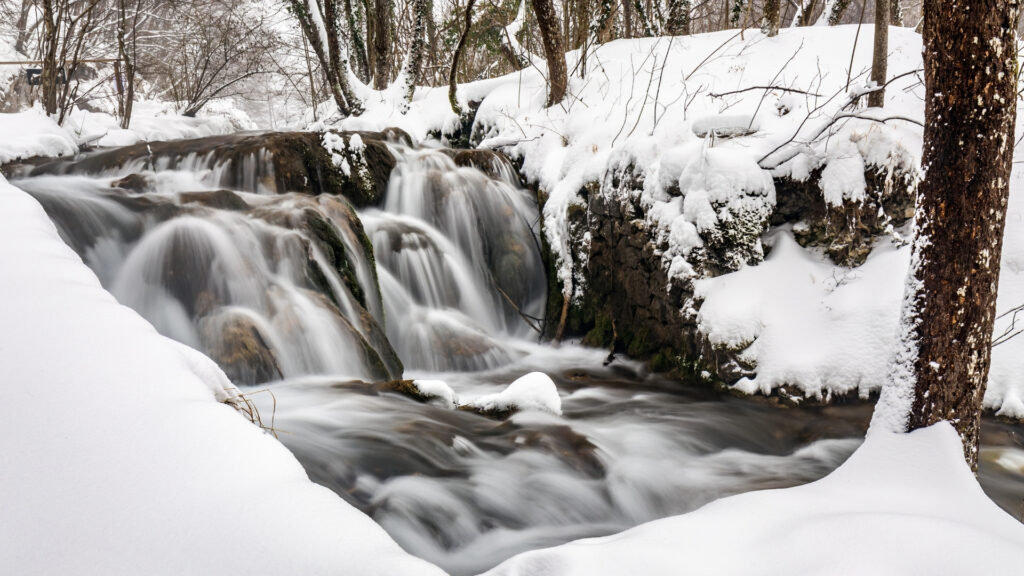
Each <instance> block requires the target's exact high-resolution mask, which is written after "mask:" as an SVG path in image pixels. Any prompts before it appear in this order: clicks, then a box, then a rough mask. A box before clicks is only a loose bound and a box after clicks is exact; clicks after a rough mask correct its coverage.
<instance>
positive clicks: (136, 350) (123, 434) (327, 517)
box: [0, 177, 442, 576]
mask: <svg viewBox="0 0 1024 576" xmlns="http://www.w3.org/2000/svg"><path fill="white" fill-rule="evenodd" d="M0 215H2V216H0V218H2V221H3V222H2V225H0V269H2V270H3V280H2V281H0V302H3V305H2V306H0V327H2V329H0V366H3V377H2V378H0V454H2V460H3V464H2V465H0V573H3V574H19V575H30V574H40V575H52V574H67V575H72V574H104V575H114V574H125V575H129V574H131V575H137V574H150V575H156V574H168V575H171V574H175V575H177V574H218V575H226V574H267V575H270V574H332V575H337V574H353V575H356V574H380V575H382V576H383V575H391V574H410V575H416V574H423V575H428V574H441V573H442V572H441V571H440V570H439V569H437V568H434V567H433V566H431V565H429V564H427V563H426V562H423V561H421V560H418V559H416V558H413V557H411V556H409V555H408V554H406V553H405V552H403V551H402V550H401V549H400V548H399V547H398V545H397V544H395V543H394V542H393V541H392V540H391V539H390V538H389V537H388V536H387V534H386V533H385V532H384V530H383V529H382V528H380V527H379V526H378V525H376V524H375V523H374V522H373V521H372V520H371V519H370V518H369V517H367V516H365V515H364V514H363V513H361V512H359V511H357V510H355V509H354V508H352V507H351V506H349V505H348V504H346V503H344V502H343V501H342V500H341V499H340V498H338V497H337V496H336V495H335V494H333V493H332V492H330V491H329V490H327V489H326V488H323V487H320V486H317V485H315V484H313V483H311V482H310V481H309V480H308V478H307V477H306V474H305V472H304V471H303V469H302V467H301V466H300V465H299V463H298V462H297V461H296V460H295V458H294V457H293V456H292V455H291V453H289V452H288V451H287V450H286V449H285V448H284V447H283V446H282V445H281V444H280V443H278V442H277V440H275V439H274V438H273V437H272V436H270V435H269V434H267V433H264V432H263V431H261V430H260V429H259V428H258V427H256V426H255V425H253V424H251V423H250V422H249V421H248V420H247V419H246V418H244V417H243V416H242V415H241V414H240V413H238V412H237V411H236V410H235V409H234V408H232V407H230V406H228V405H226V404H224V403H222V402H221V401H222V400H224V399H226V398H229V397H232V396H233V395H234V394H237V391H236V390H235V389H234V388H233V386H232V385H231V384H230V383H229V382H228V380H227V377H226V376H224V374H223V372H221V371H220V369H219V368H217V366H216V365H215V364H214V363H213V362H212V361H211V360H209V359H208V358H206V357H205V356H203V355H201V354H200V353H198V352H196V351H194V350H192V349H191V348H187V347H185V346H184V345H181V344H178V343H176V342H174V341H173V340H170V339H168V338H165V337H163V336H161V335H159V334H158V333H157V332H156V330H154V329H153V327H152V326H150V325H149V324H148V323H147V322H146V321H145V320H143V319H142V318H141V317H140V316H139V315H138V314H136V313H135V312H134V311H132V310H131V309H129V308H127V307H125V306H122V305H120V304H118V303H117V302H116V301H115V300H114V298H113V296H111V295H110V294H109V293H107V292H106V291H105V290H104V289H103V288H102V287H101V286H100V283H99V281H98V280H97V279H96V276H95V275H94V274H93V273H92V271H91V270H89V269H88V268H87V267H86V266H85V265H84V264H83V263H82V261H81V259H80V258H79V257H78V255H76V254H75V253H74V252H73V251H72V250H71V249H70V248H69V247H68V246H66V245H65V244H64V242H63V241H62V240H61V239H60V237H59V236H58V234H57V230H56V228H55V227H54V225H53V224H52V223H51V222H50V219H49V218H48V217H47V215H46V213H45V212H43V209H42V207H41V206H40V205H39V204H38V203H37V202H36V201H35V200H34V199H33V198H31V197H30V196H28V195H27V194H25V193H24V192H22V191H20V190H18V189H16V188H14V187H12V186H11V185H9V184H8V183H7V182H6V181H5V180H4V179H3V178H2V177H0Z"/></svg>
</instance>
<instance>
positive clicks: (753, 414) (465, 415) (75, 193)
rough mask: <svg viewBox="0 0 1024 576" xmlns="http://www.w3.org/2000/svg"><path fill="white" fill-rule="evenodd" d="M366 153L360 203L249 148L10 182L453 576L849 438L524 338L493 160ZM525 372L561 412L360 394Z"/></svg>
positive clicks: (472, 386) (797, 473)
mask: <svg viewBox="0 0 1024 576" xmlns="http://www.w3.org/2000/svg"><path fill="white" fill-rule="evenodd" d="M388 146H389V148H390V150H391V151H392V153H393V154H394V156H395V158H396V159H397V164H396V167H395V169H394V170H393V172H392V175H391V177H390V181H389V182H388V186H387V192H386V195H385V197H384V198H383V200H382V202H380V203H379V204H378V205H377V206H376V207H372V208H370V207H367V208H363V209H361V210H356V209H354V208H353V207H352V206H351V205H350V204H349V203H348V202H346V201H345V200H344V199H341V198H339V197H335V196H330V195H320V196H311V195H304V194H297V193H277V192H279V191H276V190H273V189H272V188H273V186H272V184H271V182H272V180H273V170H272V167H270V163H269V160H268V158H267V154H269V152H267V153H260V154H253V155H250V156H248V157H246V158H245V159H244V161H241V160H235V161H224V160H222V159H217V158H215V157H214V155H212V154H208V153H203V152H202V151H197V152H192V153H183V154H177V155H164V156H161V155H159V154H157V155H154V154H152V153H150V154H149V155H148V156H146V157H144V158H139V157H134V158H131V159H127V160H124V161H123V162H122V161H116V162H115V161H107V162H92V163H90V162H75V161H68V162H59V163H54V164H51V165H49V166H44V167H42V168H40V169H36V170H34V171H33V172H31V173H25V174H21V175H20V177H16V178H15V179H14V180H13V181H12V182H13V183H14V184H15V185H16V186H19V187H21V188H22V189H24V190H26V191H27V192H29V193H30V194H32V195H33V196H34V197H35V198H37V199H38V200H39V201H40V202H41V203H42V204H43V206H44V208H45V209H46V210H47V213H48V214H49V215H50V217H51V218H52V219H53V220H54V222H55V223H56V224H57V227H58V229H59V230H60V232H61V235H62V236H63V237H64V239H65V240H66V241H67V242H68V243H69V244H70V245H71V246H72V247H73V248H74V249H75V250H76V251H77V252H78V253H79V254H80V255H81V256H82V258H83V260H84V261H85V262H86V264H88V265H89V266H90V267H91V268H92V269H93V270H94V271H95V273H96V275H97V276H98V277H99V279H100V281H101V282H102V283H103V285H104V286H105V287H106V288H107V289H108V290H110V291H111V292H112V293H113V294H114V295H115V296H116V297H117V298H118V300H119V301H121V302H122V303H124V304H126V305H128V306H131V307H132V308H134V309H135V310H137V311H138V312H139V313H140V314H141V315H142V316H144V317H145V318H146V319H147V320H149V321H150V322H151V323H152V324H153V325H154V326H155V327H156V328H157V329H158V330H160V332H162V333H163V334H165V335H167V336H169V337H171V338H174V339H176V340H179V341H181V342H184V343H186V344H188V345H190V346H193V347H195V348H197V349H199V350H202V351H203V352H205V353H206V354H208V355H210V356H211V357H212V358H214V359H215V360H216V361H217V362H218V363H219V364H220V365H221V366H222V367H223V368H224V369H225V372H226V373H227V374H228V375H229V376H230V377H231V378H232V380H233V381H235V382H236V383H239V384H240V385H242V386H243V390H246V391H247V393H248V394H249V396H250V398H251V399H252V400H253V401H254V402H255V403H256V404H257V405H258V406H259V408H260V413H261V415H262V419H263V422H264V425H267V426H270V427H272V428H273V430H274V431H275V432H276V434H277V436H278V438H279V439H280V440H281V441H282V442H283V443H284V444H285V445H287V446H288V447H289V448H290V449H291V450H292V452H293V453H294V454H295V456H296V457H297V458H298V459H299V461H300V462H302V464H303V465H304V466H305V468H306V470H307V471H308V473H309V475H310V477H311V478H312V479H313V480H315V481H316V482H318V483H320V484H323V485H324V486H327V487H328V488H330V489H331V490H334V491H335V492H337V493H338V494H339V495H340V496H342V497H343V498H344V499H345V500H347V501H348V502H350V503H352V504H353V505H355V506H356V507H358V508H360V509H361V510H363V511H365V512H366V513H367V514H369V515H370V516H372V517H373V518H374V519H375V520H376V521H377V522H378V523H380V524H381V525H382V526H383V527H384V528H385V529H386V530H387V531H388V532H389V533H390V534H391V535H392V536H393V537H394V538H395V540H396V541H398V542H399V543H400V544H401V545H402V546H403V547H405V548H406V549H407V550H409V551H410V552H412V553H413V554H416V555H418V556H421V557H423V558H425V559H427V560H430V561H432V562H435V563H437V564H438V565H440V566H441V567H442V568H444V569H445V570H447V571H449V572H450V573H452V574H455V575H462V574H475V573H478V572H481V571H483V570H485V569H487V568H489V567H492V566H494V565H496V564H497V563H499V562H500V561H502V560H504V559H506V558H508V557H510V556H512V555H514V554H516V553H518V552H522V551H524V550H529V549H533V548H539V547H546V546H552V545H556V544H559V543H563V542H567V541H569V540H573V539H577V538H582V537H588V536H598V535H605V534H611V533H614V532H618V531H621V530H624V529H626V528H629V527H631V526H634V525H636V524H639V523H641V522H645V521H648V520H652V519H655V518H659V517H663V516H667V515H672V514H679V513H683V512H687V511H690V510H694V509H696V508H697V507H699V506H701V505H703V504H705V503H707V502H710V501H712V500H714V499H716V498H721V497H723V496H727V495H731V494H737V493H740V492H745V491H750V490H757V489H766V488H779V487H787V486H793V485H797V484H801V483H805V482H809V481H813V480H816V479H818V478H821V477H822V476H824V475H825V474H827V473H828V472H830V471H831V470H833V469H834V468H835V467H836V466H838V465H839V464H841V463H842V462H843V461H844V460H845V459H846V458H847V457H848V456H849V455H850V454H851V453H852V452H853V451H854V450H855V449H856V447H857V446H858V445H859V443H860V441H861V440H860V439H861V438H862V436H863V434H864V431H865V429H866V425H867V421H868V419H869V418H870V412H871V407H870V406H863V405H860V406H836V407H828V408H803V409H781V408H778V407H774V406H768V405H765V404H761V403H758V402H755V401H751V400H745V399H737V398H732V397H729V396H724V395H720V394H717V393H715V392H713V391H711V390H708V389H706V388H700V387H693V386H687V385H683V384H680V383H678V382H673V381H668V380H666V379H663V378H661V377H659V376H657V375H652V374H648V373H646V371H645V370H644V369H643V367H642V366H641V365H640V364H639V363H635V362H632V361H630V360H628V359H625V358H621V357H620V358H616V359H614V360H612V359H609V358H608V355H607V352H606V351H600V350H593V349H587V348H583V347H579V346H575V345H571V344H565V345H562V346H559V347H553V346H550V345H547V344H542V343H539V338H538V336H537V333H536V332H535V328H536V326H537V324H538V323H540V322H541V321H542V317H543V314H544V309H545V296H546V292H547V280H546V278H545V266H544V263H543V259H542V255H541V251H540V242H539V239H538V236H537V235H538V229H537V222H538V215H537V206H536V202H535V200H534V198H533V197H532V195H531V194H530V193H529V192H527V191H526V190H523V189H522V188H520V187H519V185H518V179H517V177H516V175H515V173H514V171H513V170H512V168H511V166H509V165H508V164H507V163H505V162H502V161H499V160H498V159H497V157H495V158H494V159H492V160H491V161H489V164H487V165H478V166H475V167H474V166H471V165H458V164H456V162H455V161H453V156H452V154H451V153H450V152H448V151H443V150H440V149H435V148H429V147H427V148H419V149H416V148H412V147H410V146H408V145H406V144H402V143H400V142H397V141H395V142H390V143H389V144H388ZM113 153H114V154H116V151H114V152H113ZM101 154H107V155H108V156H109V155H110V154H112V153H111V152H103V153H101ZM78 160H81V159H78ZM533 371H540V372H544V373H546V374H548V375H550V376H551V377H552V379H553V380H554V381H555V383H556V385H557V386H558V389H559V393H560V396H561V401H562V414H561V415H555V414H552V413H546V412H539V411H537V412H535V411H527V412H521V413H519V414H516V415H515V416H513V417H512V418H509V419H504V420H497V419H491V418H487V417H484V416H482V415H479V414H476V413H473V412H468V411H460V410H453V409H452V407H451V406H446V405H444V404H443V403H441V402H428V403H421V402H417V401H415V400H413V399H411V398H408V397H406V396H403V395H400V394H397V393H391V392H388V391H382V390H383V389H381V388H380V387H374V386H371V385H368V384H365V382H380V381H387V380H392V379H396V378H401V377H405V378H417V379H426V380H442V381H444V382H446V383H447V384H448V385H449V386H450V387H451V388H452V389H453V390H454V391H455V392H456V393H457V394H458V395H459V397H460V398H464V399H472V398H476V397H480V396H484V395H486V394H492V393H495V392H498V391H500V390H502V389H503V388H504V387H505V386H507V385H508V384H509V383H511V382H512V381H514V380H516V379H517V378H519V377H520V376H522V375H524V374H526V373H529V372H533ZM264 390H265V391H267V392H263V391H264ZM1021 438H1022V436H1021V435H1020V433H1019V428H1015V427H1013V426H1011V425H1008V424H1003V423H999V422H996V421H994V420H986V423H985V430H984V442H985V447H984V448H983V451H982V457H981V472H980V479H981V482H982V485H983V487H984V488H985V489H986V491H987V492H988V493H989V495H990V496H991V497H993V498H994V499H995V500H996V501H997V502H998V503H999V504H1000V505H1001V506H1002V507H1003V508H1004V509H1006V510H1007V511H1009V512H1010V513H1011V514H1012V515H1014V516H1015V517H1018V518H1020V517H1021V515H1022V513H1024V507H1022V505H1024V450H1022V448H1021V446H1022V444H1021ZM257 504H258V503H257Z"/></svg>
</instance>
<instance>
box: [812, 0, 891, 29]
mask: <svg viewBox="0 0 1024 576" xmlns="http://www.w3.org/2000/svg"><path fill="white" fill-rule="evenodd" d="M864 1H865V2H866V1H867V0H864ZM883 1H895V0H883ZM849 7H850V0H836V1H835V3H834V4H832V9H831V10H829V14H828V25H829V26H838V25H839V24H841V23H842V21H843V14H845V13H846V9H847V8H849Z"/></svg>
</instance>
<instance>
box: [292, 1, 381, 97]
mask: <svg viewBox="0 0 1024 576" xmlns="http://www.w3.org/2000/svg"><path fill="white" fill-rule="evenodd" d="M288 9H289V11H290V12H291V13H292V15H294V16H295V19H296V20H297V21H298V23H299V28H300V29H301V30H302V34H303V35H304V36H305V37H306V41H307V42H309V45H310V46H311V47H312V48H313V53H314V54H315V55H316V58H317V61H318V62H319V63H320V69H321V70H322V71H323V74H324V76H325V78H326V79H327V86H328V88H329V89H330V91H331V96H333V97H334V103H335V104H336V105H337V106H338V111H339V112H341V113H342V114H344V115H346V116H348V115H350V114H361V113H362V112H363V103H362V101H361V100H360V99H359V98H358V97H357V96H356V94H355V92H354V91H353V90H352V85H351V83H350V82H349V73H350V71H349V58H348V49H347V47H346V45H345V42H344V40H343V39H342V38H341V26H340V25H341V21H340V19H341V15H342V14H343V13H344V8H343V7H341V6H339V4H338V0H288Z"/></svg>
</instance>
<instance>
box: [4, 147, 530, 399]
mask: <svg viewBox="0 0 1024 576" xmlns="http://www.w3.org/2000/svg"><path fill="white" fill-rule="evenodd" d="M287 136H288V138H289V139H288V140H287V141H288V142H290V143H295V142H300V143H302V142H305V141H307V140H309V138H308V137H306V136H305V135H303V136H301V137H296V136H295V135H287ZM283 137H284V136H280V135H270V136H268V137H267V138H266V139H264V140H259V139H256V138H255V137H254V136H253V135H252V134H242V135H233V136H226V137H217V138H207V139H201V140H195V141H182V142H171V143H153V144H139V145H135V146H131V147H126V148H121V149H115V150H109V151H103V152H99V153H96V154H92V155H85V156H83V157H79V158H76V159H74V160H72V161H64V162H54V163H51V164H47V165H44V166H42V167H39V168H36V169H35V170H33V172H32V174H31V176H30V177H28V178H24V179H21V180H18V181H17V182H16V184H17V185H19V186H21V187H22V188H23V189H25V190H27V191H28V192H29V193H31V194H33V195H34V196H35V197H36V198H37V199H39V201H40V202H41V203H42V204H43V206H44V208H46V210H47V211H48V212H49V213H50V215H51V217H52V218H53V219H54V221H55V222H56V223H57V224H58V227H59V228H60V230H61V233H62V234H63V235H64V238H65V239H66V240H67V241H68V243H69V244H70V245H71V246H72V247H74V248H75V249H76V250H77V251H78V252H79V254H81V255H82V257H83V259H84V260H85V261H86V263H87V264H88V265H89V266H91V267H92V268H93V269H94V270H95V271H96V273H97V276H98V277H99V278H100V280H101V282H103V284H104V285H105V286H106V287H107V288H108V289H109V290H110V291H111V292H112V293H113V294H114V296H116V297H117V298H118V300H119V301H121V302H122V303H124V304H126V305H128V306H131V307H132V308H134V309H135V310H137V311H138V312H139V313H140V314H142V315H143V316H144V317H145V318H146V319H148V320H149V321H150V322H151V323H152V324H153V325H154V326H155V327H156V328H157V330H159V331H160V332H161V333H163V334H165V335H167V336H169V337H171V338H174V339H176V340H178V341H181V342H183V343H185V344H188V345H190V346H193V347H195V348H197V349H200V350H202V351H203V352H205V353H207V354H208V355H210V356H211V357H212V358H214V359H215V360H216V361H217V362H218V363H219V364H220V365H221V366H222V367H223V368H224V369H225V371H226V372H227V373H228V375H229V376H231V377H232V379H234V380H235V381H236V382H239V383H244V384H248V383H257V382H264V381H270V380H278V379H282V378H285V379H286V378H292V377H296V376H304V375H331V376H335V377H346V378H357V379H363V380H379V379H388V378H397V377H400V376H401V375H402V371H403V366H402V364H403V362H404V363H405V366H406V367H408V368H411V369H414V370H426V371H452V370H455V371H467V370H470V371H471V370H481V369H486V368H494V367H497V366H501V365H503V364H506V363H508V362H509V361H511V360H512V359H513V358H515V357H516V354H517V353H516V351H515V350H516V347H517V344H516V342H517V341H518V340H520V339H523V338H525V337H528V336H530V331H531V328H530V325H531V324H537V323H539V321H540V320H539V319H540V316H541V315H542V313H543V308H544V297H545V291H546V283H545V280H544V268H543V264H542V262H541V255H540V251H539V247H538V240H537V236H536V233H535V232H534V230H533V229H532V227H531V223H532V222H535V221H536V219H537V208H536V205H535V203H534V201H533V200H532V199H531V198H530V196H529V194H528V193H527V192H525V191H524V190H522V189H520V188H519V187H518V186H517V183H516V180H515V174H514V171H513V170H512V169H511V166H509V165H508V164H507V162H504V161H503V160H501V159H500V157H498V156H495V155H486V154H476V155H474V156H472V157H470V158H469V159H468V160H466V161H465V162H463V163H464V164H469V165H465V166H459V165H457V164H456V162H455V160H453V156H454V157H458V153H454V152H451V151H442V150H437V149H415V148H412V147H410V146H409V145H408V144H407V143H402V142H397V141H388V142H387V144H386V146H387V153H388V154H389V157H390V156H393V158H394V159H397V161H396V164H397V165H396V167H395V168H394V170H392V176H391V178H390V182H389V184H388V186H387V192H386V194H385V195H384V198H383V201H382V203H381V205H380V206H379V207H376V208H366V209H364V210H363V211H362V212H356V210H355V209H354V208H353V206H352V205H351V204H350V203H349V202H348V201H347V200H346V199H345V198H343V197H341V196H335V195H329V194H320V195H315V196H314V195H308V194H300V193H293V192H286V193H277V192H281V190H278V188H277V182H276V181H275V177H274V175H275V169H274V165H275V161H279V160H280V159H275V158H273V157H272V154H271V152H270V151H269V150H270V148H269V147H268V146H270V144H268V143H272V142H274V141H275V139H280V138H283ZM314 140H315V139H314ZM378 142H383V141H378ZM211 146H212V148H211ZM474 165H479V166H480V169H478V168H475V167H473V166H474ZM272 192H273V194H272Z"/></svg>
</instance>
